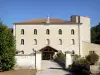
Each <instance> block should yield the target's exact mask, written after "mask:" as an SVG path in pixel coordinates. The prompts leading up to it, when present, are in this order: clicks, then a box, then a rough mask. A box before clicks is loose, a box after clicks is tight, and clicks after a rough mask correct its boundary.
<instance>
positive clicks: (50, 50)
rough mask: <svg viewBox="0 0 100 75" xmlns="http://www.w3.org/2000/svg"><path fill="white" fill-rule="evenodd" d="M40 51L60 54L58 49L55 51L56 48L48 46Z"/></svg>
mask: <svg viewBox="0 0 100 75" xmlns="http://www.w3.org/2000/svg"><path fill="white" fill-rule="evenodd" d="M40 51H42V52H44V51H45V52H58V50H56V49H54V48H52V47H50V46H46V47H44V48H42V49H40Z"/></svg>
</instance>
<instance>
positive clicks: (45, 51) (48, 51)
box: [40, 46, 58, 60]
mask: <svg viewBox="0 0 100 75" xmlns="http://www.w3.org/2000/svg"><path fill="white" fill-rule="evenodd" d="M40 51H41V52H42V60H50V59H53V55H54V54H55V52H58V50H56V49H54V48H52V47H50V46H46V47H44V48H42V49H40Z"/></svg>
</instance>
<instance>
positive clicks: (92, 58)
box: [86, 53, 99, 65]
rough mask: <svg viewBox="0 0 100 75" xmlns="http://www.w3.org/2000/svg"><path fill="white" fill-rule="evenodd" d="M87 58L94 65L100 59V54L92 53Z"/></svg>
mask: <svg viewBox="0 0 100 75" xmlns="http://www.w3.org/2000/svg"><path fill="white" fill-rule="evenodd" d="M86 59H87V60H88V61H89V62H90V64H91V65H94V64H95V63H96V62H97V61H98V60H99V56H98V55H97V54H96V53H92V54H89V55H88V56H86Z"/></svg>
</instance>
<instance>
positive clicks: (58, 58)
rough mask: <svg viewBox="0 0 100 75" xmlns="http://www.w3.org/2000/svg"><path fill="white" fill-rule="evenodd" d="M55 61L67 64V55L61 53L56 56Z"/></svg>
mask: <svg viewBox="0 0 100 75" xmlns="http://www.w3.org/2000/svg"><path fill="white" fill-rule="evenodd" d="M55 60H57V61H59V62H61V63H65V55H64V54H63V53H62V51H59V52H58V53H57V54H56V56H55Z"/></svg>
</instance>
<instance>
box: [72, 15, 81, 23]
mask: <svg viewBox="0 0 100 75" xmlns="http://www.w3.org/2000/svg"><path fill="white" fill-rule="evenodd" d="M71 22H75V23H80V16H78V15H72V16H71Z"/></svg>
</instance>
